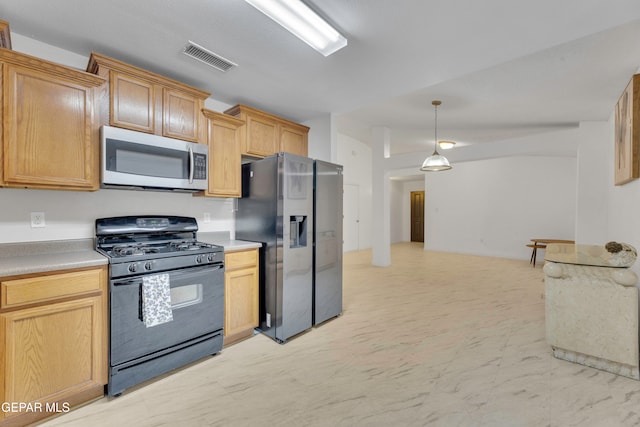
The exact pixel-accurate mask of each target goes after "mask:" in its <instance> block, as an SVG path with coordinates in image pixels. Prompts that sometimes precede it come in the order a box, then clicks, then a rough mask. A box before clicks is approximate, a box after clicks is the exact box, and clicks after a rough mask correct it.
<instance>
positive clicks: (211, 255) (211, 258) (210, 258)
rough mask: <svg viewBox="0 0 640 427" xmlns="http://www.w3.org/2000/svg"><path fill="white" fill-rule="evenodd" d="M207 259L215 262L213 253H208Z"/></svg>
mask: <svg viewBox="0 0 640 427" xmlns="http://www.w3.org/2000/svg"><path fill="white" fill-rule="evenodd" d="M207 261H209V262H213V254H209V255H207Z"/></svg>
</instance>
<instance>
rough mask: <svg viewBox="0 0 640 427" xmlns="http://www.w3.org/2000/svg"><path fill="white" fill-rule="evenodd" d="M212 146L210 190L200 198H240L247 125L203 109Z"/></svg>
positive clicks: (208, 139) (208, 141)
mask: <svg viewBox="0 0 640 427" xmlns="http://www.w3.org/2000/svg"><path fill="white" fill-rule="evenodd" d="M202 114H203V115H204V117H205V118H206V128H207V143H208V144H209V188H208V189H207V191H204V192H202V193H199V194H198V195H203V196H213V197H240V196H241V192H242V177H241V174H242V155H241V147H242V139H241V130H242V129H243V128H244V122H243V121H242V120H240V119H237V118H235V117H232V116H229V115H227V114H222V113H217V112H215V111H211V110H206V109H204V110H202Z"/></svg>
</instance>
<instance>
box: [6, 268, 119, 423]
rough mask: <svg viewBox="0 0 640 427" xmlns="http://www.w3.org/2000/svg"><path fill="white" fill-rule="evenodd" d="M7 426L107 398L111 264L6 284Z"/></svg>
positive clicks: (19, 279)
mask: <svg viewBox="0 0 640 427" xmlns="http://www.w3.org/2000/svg"><path fill="white" fill-rule="evenodd" d="M0 287H1V302H2V304H1V307H2V308H1V309H0V334H1V339H2V347H3V352H2V355H3V356H4V357H2V358H0V363H1V364H0V377H1V382H0V384H2V387H0V401H1V402H3V403H2V404H3V407H2V411H0V426H23V425H27V424H29V423H33V422H35V421H38V420H41V419H43V418H46V417H49V416H52V415H56V414H59V413H64V412H68V411H69V410H70V409H71V408H73V407H74V406H77V405H78V404H81V403H84V402H87V401H90V400H93V399H95V398H98V397H102V396H103V395H104V385H105V384H106V383H107V363H108V362H107V311H106V310H107V296H106V295H107V293H106V288H107V274H106V267H100V268H89V269H82V270H64V271H59V272H54V273H48V274H42V275H35V276H25V277H11V278H7V279H0Z"/></svg>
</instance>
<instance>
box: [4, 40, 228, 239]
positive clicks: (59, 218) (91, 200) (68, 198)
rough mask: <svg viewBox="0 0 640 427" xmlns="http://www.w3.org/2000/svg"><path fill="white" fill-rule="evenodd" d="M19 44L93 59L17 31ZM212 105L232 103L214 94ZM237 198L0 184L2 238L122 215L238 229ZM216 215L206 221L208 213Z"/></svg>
mask: <svg viewBox="0 0 640 427" xmlns="http://www.w3.org/2000/svg"><path fill="white" fill-rule="evenodd" d="M11 41H12V45H13V49H14V50H16V51H20V52H23V53H26V54H28V55H32V56H36V57H40V58H44V59H47V60H50V61H54V62H58V63H61V64H64V65H67V66H69V67H74V68H80V69H84V68H86V64H87V62H88V60H89V59H88V58H84V57H82V56H80V55H77V54H75V53H72V52H68V51H65V50H62V49H59V48H56V47H53V46H50V45H47V44H44V43H41V42H38V41H35V40H32V39H29V38H27V37H23V36H20V35H19V34H15V33H12V34H11ZM205 105H206V107H207V108H210V109H212V110H214V111H224V110H225V109H226V108H229V107H230V106H229V105H226V104H224V103H221V102H218V101H216V100H213V99H208V100H207V101H206V102H205ZM233 208H234V201H233V199H212V198H203V197H193V196H191V195H190V194H183V193H180V194H173V193H171V194H170V193H162V192H150V191H144V192H143V191H127V190H99V191H97V192H93V193H87V192H76V191H53V190H23V189H7V188H0V243H9V242H18V241H41V240H59V239H83V238H92V237H93V236H94V235H95V230H94V224H95V219H96V218H102V217H108V216H120V215H138V214H151V215H155V214H158V215H165V214H171V215H183V216H192V217H195V218H196V219H197V220H198V225H199V228H200V230H201V231H229V232H231V233H232V235H233V234H235V222H234V213H233ZM30 212H44V213H45V222H46V227H45V228H31V227H30ZM205 213H208V214H209V215H210V217H211V220H210V222H207V223H205V222H204V214H205Z"/></svg>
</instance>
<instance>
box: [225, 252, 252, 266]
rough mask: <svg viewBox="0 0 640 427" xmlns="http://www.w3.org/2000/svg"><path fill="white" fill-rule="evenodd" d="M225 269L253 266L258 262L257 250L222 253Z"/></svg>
mask: <svg viewBox="0 0 640 427" xmlns="http://www.w3.org/2000/svg"><path fill="white" fill-rule="evenodd" d="M224 262H225V269H226V270H227V271H229V270H235V269H238V268H246V267H255V266H256V265H257V264H258V250H257V249H251V250H248V251H238V252H229V253H226V254H224Z"/></svg>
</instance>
